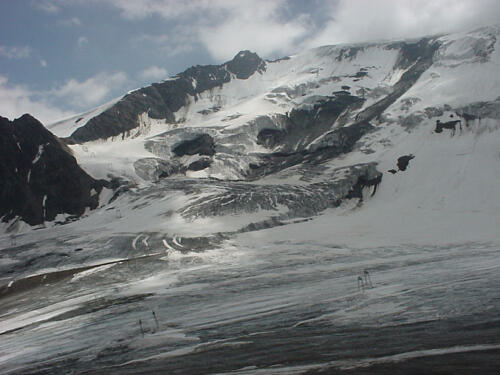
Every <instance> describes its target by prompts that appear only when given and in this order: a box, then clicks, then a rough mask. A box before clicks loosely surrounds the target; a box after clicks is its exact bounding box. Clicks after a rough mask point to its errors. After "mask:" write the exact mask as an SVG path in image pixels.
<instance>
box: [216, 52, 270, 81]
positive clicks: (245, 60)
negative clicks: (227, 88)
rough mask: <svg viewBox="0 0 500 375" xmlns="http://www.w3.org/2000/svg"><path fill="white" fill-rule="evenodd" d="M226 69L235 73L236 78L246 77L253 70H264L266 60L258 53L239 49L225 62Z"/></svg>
mask: <svg viewBox="0 0 500 375" xmlns="http://www.w3.org/2000/svg"><path fill="white" fill-rule="evenodd" d="M225 65H226V68H227V70H229V71H230V72H231V73H233V74H235V75H236V77H237V78H238V79H247V78H248V77H250V76H251V75H252V74H254V73H255V72H260V73H261V72H264V71H265V70H266V62H265V61H264V60H262V59H261V58H260V57H259V55H257V54H256V53H254V52H250V51H248V50H245V51H240V52H238V53H237V54H236V56H234V58H233V59H232V60H231V61H228V62H227V63H226V64H225Z"/></svg>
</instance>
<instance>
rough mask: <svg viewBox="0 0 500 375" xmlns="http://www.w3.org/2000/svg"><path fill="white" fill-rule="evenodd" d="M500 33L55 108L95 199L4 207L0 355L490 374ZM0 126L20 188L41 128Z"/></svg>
mask: <svg viewBox="0 0 500 375" xmlns="http://www.w3.org/2000/svg"><path fill="white" fill-rule="evenodd" d="M499 37H500V27H498V26H492V27H483V28H480V29H477V30H474V31H471V32H463V33H454V34H447V35H439V36H430V37H426V38H421V39H415V40H405V41H391V42H374V43H362V44H354V45H337V46H324V47H319V48H315V49H311V50H307V51H302V52H300V53H298V54H296V55H293V56H289V57H284V58H282V59H278V60H273V61H270V60H265V59H263V58H261V57H259V56H258V55H256V54H255V53H252V52H250V51H242V52H240V53H238V54H237V55H236V56H235V57H234V58H233V59H232V60H231V61H228V62H225V63H223V64H220V65H210V66H195V67H192V68H189V69H187V70H186V71H185V72H182V73H179V74H178V75H176V76H173V77H170V78H167V79H165V80H164V81H161V82H159V83H154V84H152V85H150V86H147V87H143V88H139V89H137V90H134V91H132V92H129V93H127V94H125V95H124V96H122V97H119V98H116V99H114V100H112V101H110V102H108V103H106V104H103V105H102V106H100V107H98V108H95V109H92V110H89V111H88V112H85V113H83V114H79V115H77V116H73V117H71V118H68V119H66V120H64V121H59V122H57V123H54V124H48V125H47V129H48V130H50V131H51V132H53V133H54V134H55V135H56V136H58V137H61V139H62V140H64V142H66V143H67V144H68V146H67V147H68V148H69V149H70V150H71V153H72V154H73V155H74V158H75V159H76V160H77V161H78V164H79V165H80V166H81V168H82V169H83V170H84V171H85V173H86V174H88V175H89V176H92V179H91V180H88V179H85V181H86V182H81V183H79V186H84V187H85V188H84V189H83V193H82V198H81V199H80V198H78V197H75V201H79V202H82V204H80V205H79V206H78V207H80V208H79V210H78V211H77V212H76V211H75V213H76V214H81V213H82V209H83V207H84V206H85V207H86V206H90V207H95V209H94V210H92V211H90V210H85V212H84V214H83V215H82V216H81V217H80V218H79V220H75V221H71V220H68V221H67V222H65V225H54V224H55V222H54V221H51V220H53V218H54V216H53V214H51V215H41V216H40V215H39V216H37V217H38V218H40V219H43V220H44V221H45V223H44V224H45V226H44V227H43V228H39V227H35V228H31V227H29V226H24V227H23V226H21V225H19V226H17V227H16V228H13V224H14V223H15V222H16V220H17V222H21V220H20V219H19V216H20V215H21V214H20V213H17V214H15V213H14V212H12V213H10V216H8V217H4V221H6V222H4V223H1V226H0V231H2V233H5V234H2V235H0V240H1V244H2V245H1V251H0V275H1V276H0V300H1V303H0V306H1V307H0V320H1V321H0V323H1V324H0V335H1V336H2V337H1V338H2V339H1V340H0V353H2V354H1V355H0V372H2V373H6V374H22V373H31V374H43V373H51V374H64V373H68V370H69V369H70V370H71V371H72V372H73V373H75V374H80V373H82V374H83V373H93V374H110V373H117V372H118V373H122V374H139V373H140V374H157V373H169V374H170V373H171V374H214V373H224V374H229V373H233V374H234V373H236V374H283V373H294V374H299V373H300V374H302V373H304V374H311V373H335V374H351V373H356V372H357V371H358V370H359V371H361V372H363V371H364V372H363V373H374V374H377V373H380V374H382V373H395V374H408V373H415V371H416V372H418V373H449V372H453V373H457V374H466V373H470V372H474V373H481V374H495V373H496V372H497V369H498V366H499V365H500V364H499V362H498V358H500V356H499V354H500V342H499V341H498V335H499V333H500V332H499V329H498V324H497V322H498V316H499V314H500V304H499V302H498V297H497V296H498V285H499V283H500V278H499V277H500V276H499V273H498V267H500V263H499V262H500V261H499V259H500V257H499V256H498V255H499V254H498V251H499V249H500V238H499V236H498V224H499V223H500V196H499V195H498V192H499V191H500V173H498V165H499V161H500V160H499V159H500V154H499V146H500V145H499V142H500V110H499V108H500V41H499ZM25 120H29V122H30V123H31V122H35V120H32V119H31V118H25ZM16 121H19V120H16ZM16 121H15V122H16ZM23 121H24V120H23ZM15 122H14V123H15ZM2 124H3V125H2V126H3V128H6V129H10V130H8V131H11V130H12V129H15V128H17V126H14V125H13V124H10V123H8V122H7V121H6V120H3V122H2ZM36 124H37V125H36V126H37V129H38V128H40V127H41V125H40V124H39V123H36ZM2 132H5V131H2ZM29 132H30V130H26V131H23V132H22V133H21V132H20V133H19V134H18V133H16V137H18V138H19V137H24V139H29V135H28V134H29ZM5 134H10V133H8V132H5ZM23 134H24V135H23ZM9 137H10V138H9ZM47 137H48V136H47ZM5 139H6V142H7V143H6V144H8V148H5V150H8V151H7V152H5V155H3V158H4V159H3V160H10V159H8V158H9V157H10V155H15V158H14V160H18V159H19V160H21V159H22V160H23V162H22V163H19V167H17V168H18V173H17V175H15V174H14V172H15V170H14V172H12V166H14V165H16V166H17V165H18V164H16V163H17V161H16V162H15V163H14V162H12V163H9V167H8V168H10V169H9V171H11V172H9V173H10V174H9V175H8V176H7V178H6V180H5V181H18V179H20V180H21V182H23V184H24V185H26V179H27V174H28V173H29V169H30V168H31V169H33V168H32V166H33V165H38V163H39V162H38V161H37V163H35V164H33V162H34V161H35V160H36V159H37V157H38V154H40V160H41V158H42V157H43V156H44V155H45V153H46V151H45V150H46V148H45V146H44V147H43V148H42V147H41V145H45V144H46V142H48V141H45V140H43V141H35V142H34V143H33V144H32V145H30V146H29V147H28V146H27V145H26V146H25V145H24V144H23V143H22V142H20V149H21V150H19V149H18V151H16V148H17V146H16V143H15V142H14V138H13V137H12V136H7V137H6V138H5ZM2 142H4V141H3V138H2ZM13 142H14V143H13ZM26 142H27V141H26ZM52 143H54V148H55V147H56V146H55V143H58V141H57V139H55V141H54V142H52ZM52 143H51V144H52ZM58 144H60V143H58ZM64 148H65V147H62V151H61V152H63V151H64ZM2 150H3V148H2ZM39 150H41V151H43V152H41V151H40V152H39ZM61 155H64V156H58V160H59V158H66V159H68V160H69V159H71V157H70V156H68V154H67V153H64V154H61ZM51 160H52V159H51ZM71 160H73V162H74V159H71ZM57 163H60V161H58V162H57ZM75 165H76V164H75ZM2 168H3V167H2ZM75 168H76V167H75ZM63 169H64V171H66V170H67V169H69V167H64V168H63ZM19 171H21V172H19ZM34 172H35V171H34V170H33V171H32V172H31V173H32V176H31V179H32V178H33V173H34ZM40 173H41V172H40ZM75 173H77V172H75ZM78 173H80V172H78ZM81 173H83V172H81ZM89 178H90V177H89ZM61 179H64V180H65V181H66V180H71V181H77V180H78V178H76V177H72V178H68V177H64V178H61ZM101 179H106V180H108V181H111V180H112V181H117V183H116V184H115V185H114V186H113V188H114V190H111V189H109V188H106V187H103V188H102V191H101V193H100V194H97V195H96V193H98V192H99V190H98V189H97V187H95V186H96V185H92V184H100V182H99V181H101ZM59 180H60V179H59ZM59 180H57V181H59ZM2 181H4V180H3V179H2ZM30 181H31V180H30ZM96 181H97V182H96ZM45 183H46V182H42V183H41V184H42V185H44V184H45ZM24 185H23V186H24ZM91 186H94V190H95V192H96V193H94V192H93V191H92V189H91V188H90V187H91ZM103 186H104V185H103ZM65 189H66V188H65ZM72 189H73V188H72ZM74 189H76V188H74ZM89 189H90V199H94V201H92V204H91V203H89V202H88V200H87V197H88V192H89ZM16 190H17V188H16ZM19 190H22V189H19ZM65 191H71V189H69V190H68V189H66V190H65ZM44 194H46V193H44V192H42V193H41V194H39V195H37V198H36V202H37V204H38V206H37V207H38V208H37V209H38V211H40V210H41V207H42V208H43V204H41V203H40V202H42V203H43V202H44V201H45V203H47V204H48V203H49V198H47V199H46V200H45V199H44V198H43V196H45V195H44ZM112 195H113V198H112V199H110V198H111V196H112ZM78 196H79V195H78ZM97 197H99V203H97V201H96V199H97ZM18 212H21V211H18ZM51 212H54V213H55V211H54V210H52V211H51ZM16 215H17V218H16V217H15V216H16ZM22 219H23V220H24V221H26V222H28V223H29V224H31V222H29V221H27V220H28V219H26V218H25V216H22ZM8 228H9V229H8ZM7 229H8V230H7ZM365 271H366V272H365ZM40 297H43V298H40ZM20 348H22V350H21V349H20Z"/></svg>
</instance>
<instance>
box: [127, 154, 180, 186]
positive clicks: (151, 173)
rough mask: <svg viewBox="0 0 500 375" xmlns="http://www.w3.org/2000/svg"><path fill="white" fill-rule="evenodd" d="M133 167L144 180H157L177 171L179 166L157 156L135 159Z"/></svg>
mask: <svg viewBox="0 0 500 375" xmlns="http://www.w3.org/2000/svg"><path fill="white" fill-rule="evenodd" d="M134 169H135V173H137V175H138V176H139V177H140V178H142V179H144V180H146V181H158V180H159V179H160V178H164V177H168V176H170V175H172V174H174V173H177V172H178V171H179V169H180V166H179V165H175V164H173V163H170V162H168V161H166V160H163V159H159V158H143V159H139V160H137V161H135V163H134Z"/></svg>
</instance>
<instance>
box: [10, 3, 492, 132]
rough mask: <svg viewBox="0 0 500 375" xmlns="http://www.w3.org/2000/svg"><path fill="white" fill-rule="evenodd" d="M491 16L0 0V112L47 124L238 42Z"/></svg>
mask: <svg viewBox="0 0 500 375" xmlns="http://www.w3.org/2000/svg"><path fill="white" fill-rule="evenodd" d="M491 24H500V1H498V0H0V115H1V116H5V117H9V118H11V119H12V118H15V117H18V116H20V115H22V114H23V113H26V112H28V113H31V114H33V115H35V116H36V117H38V118H39V119H40V120H42V122H46V123H50V122H52V121H55V120H57V119H60V118H63V117H66V116H69V115H72V114H75V113H79V112H83V111H85V110H87V109H90V108H93V107H95V106H97V105H99V104H102V103H105V102H106V101H108V100H110V99H112V98H114V97H117V96H119V95H121V94H123V93H124V92H126V91H128V90H131V89H134V88H137V87H141V86H144V85H147V84H149V83H151V82H156V81H159V80H161V79H163V78H166V77H168V76H169V75H174V74H176V73H179V72H181V71H183V70H185V69H186V68H188V67H189V66H192V65H196V64H200V65H203V64H219V63H221V62H224V61H227V60H229V59H231V58H232V57H233V56H234V55H235V54H236V53H237V52H238V51H240V50H244V49H249V50H252V51H255V52H257V53H258V54H259V55H260V56H261V57H263V58H276V57H282V56H285V55H288V54H293V53H296V52H298V51H300V50H303V49H307V48H312V47H315V46H319V45H325V44H337V43H350V42H362V41H367V40H383V39H400V38H409V37H418V36H424V35H429V34H435V33H443V32H452V31H460V30H470V29H473V28H476V27H479V26H485V25H491Z"/></svg>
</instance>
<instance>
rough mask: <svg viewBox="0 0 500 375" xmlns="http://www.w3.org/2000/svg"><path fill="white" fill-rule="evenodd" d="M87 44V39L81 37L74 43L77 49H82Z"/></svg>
mask: <svg viewBox="0 0 500 375" xmlns="http://www.w3.org/2000/svg"><path fill="white" fill-rule="evenodd" d="M88 43H89V40H88V38H87V37H85V36H81V37H79V38H78V39H77V41H76V44H77V46H78V48H83V47H85V46H86V45H87V44H88Z"/></svg>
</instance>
